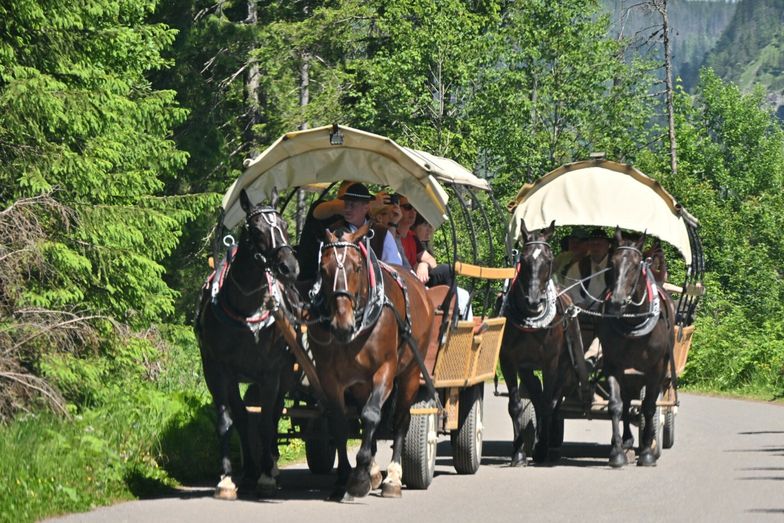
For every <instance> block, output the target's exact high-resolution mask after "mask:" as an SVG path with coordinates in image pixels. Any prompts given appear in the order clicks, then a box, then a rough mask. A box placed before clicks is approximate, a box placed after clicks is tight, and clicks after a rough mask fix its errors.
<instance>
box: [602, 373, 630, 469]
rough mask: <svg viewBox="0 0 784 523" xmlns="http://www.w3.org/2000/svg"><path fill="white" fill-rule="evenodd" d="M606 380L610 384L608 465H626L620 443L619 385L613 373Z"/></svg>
mask: <svg viewBox="0 0 784 523" xmlns="http://www.w3.org/2000/svg"><path fill="white" fill-rule="evenodd" d="M607 382H608V384H609V385H610V401H609V410H610V415H611V416H612V448H611V449H610V466H611V467H614V468H619V467H623V466H624V465H626V453H625V452H624V450H623V446H622V445H621V431H620V426H619V425H620V422H621V414H622V411H623V402H622V401H621V385H620V381H619V380H618V378H617V377H616V376H615V374H612V373H609V374H608V375H607Z"/></svg>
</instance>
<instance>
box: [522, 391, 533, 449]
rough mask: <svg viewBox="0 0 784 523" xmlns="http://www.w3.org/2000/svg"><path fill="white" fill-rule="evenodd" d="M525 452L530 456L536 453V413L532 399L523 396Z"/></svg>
mask: <svg viewBox="0 0 784 523" xmlns="http://www.w3.org/2000/svg"><path fill="white" fill-rule="evenodd" d="M522 402H523V413H522V414H521V415H522V417H523V423H522V427H523V452H525V455H526V456H528V457H531V456H533V455H534V447H535V446H536V413H535V412H534V404H533V402H532V401H531V400H529V399H526V398H523V399H522Z"/></svg>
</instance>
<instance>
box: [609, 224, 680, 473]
mask: <svg viewBox="0 0 784 523" xmlns="http://www.w3.org/2000/svg"><path fill="white" fill-rule="evenodd" d="M615 242H616V247H615V250H614V252H613V254H612V271H611V275H612V281H613V283H612V285H611V286H610V289H611V290H610V291H609V292H608V294H607V295H606V296H605V300H604V311H603V318H602V321H601V322H600V324H599V331H598V334H599V341H600V342H601V344H602V353H603V358H604V373H605V375H606V376H607V379H608V382H609V388H610V398H609V408H610V414H611V415H612V449H611V451H610V466H611V467H622V466H623V465H625V464H626V461H627V460H626V453H625V452H624V447H627V448H630V447H631V446H632V444H633V442H634V437H633V436H632V433H631V429H630V427H629V423H630V421H631V420H630V416H631V411H630V406H631V401H632V399H635V398H637V397H639V396H638V395H639V393H640V389H641V386H645V398H644V399H643V402H642V414H643V416H644V418H645V430H644V431H643V435H642V441H641V442H640V455H639V457H638V458H637V464H638V465H641V466H653V465H655V464H656V453H655V451H654V448H653V444H654V434H655V430H656V428H655V427H654V424H653V416H654V413H655V411H656V400H657V399H658V397H659V393H660V392H661V388H662V384H663V383H664V380H665V376H666V374H667V366H668V364H669V361H670V358H671V357H672V350H673V345H674V343H675V329H674V318H675V308H674V306H673V303H672V299H671V298H670V297H669V295H668V294H667V293H666V292H663V291H661V290H659V289H658V288H657V286H656V282H655V279H654V277H653V273H652V271H651V269H650V267H649V264H648V262H647V261H646V260H645V258H644V257H643V254H642V247H643V245H644V243H645V235H643V236H642V238H640V239H639V240H637V241H632V240H624V239H623V235H622V234H621V230H620V228H617V229H616V231H615ZM626 369H634V370H636V371H638V372H640V373H642V377H640V376H635V375H630V374H629V373H627V372H625V370H626ZM621 418H623V437H621V433H620V429H619V421H620V419H621ZM661 444H662V442H660V441H657V442H656V445H661Z"/></svg>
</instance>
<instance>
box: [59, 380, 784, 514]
mask: <svg viewBox="0 0 784 523" xmlns="http://www.w3.org/2000/svg"><path fill="white" fill-rule="evenodd" d="M487 392H488V394H486V396H485V429H486V430H485V446H484V459H483V461H482V464H483V466H482V467H481V468H480V470H479V472H477V474H476V475H473V476H459V475H457V474H456V473H455V471H454V469H453V468H452V461H451V458H450V453H451V450H450V447H449V442H448V441H447V440H445V441H441V442H440V443H439V447H438V454H439V457H438V463H437V469H436V475H437V477H436V478H435V479H434V481H433V484H432V485H431V486H430V488H429V489H428V490H427V491H408V490H404V491H403V498H402V499H399V500H390V499H383V498H380V497H378V496H374V495H371V496H369V497H367V498H365V499H362V500H359V501H357V502H354V503H351V504H337V503H330V502H326V501H324V498H325V497H326V495H327V493H328V492H329V487H330V485H331V484H332V481H333V480H332V478H331V477H324V476H313V475H311V474H310V473H309V472H307V470H306V469H305V468H304V467H303V466H302V465H300V466H294V467H291V468H288V469H286V470H284V471H283V472H282V476H281V483H282V486H283V490H282V491H281V494H280V496H279V497H278V498H277V499H275V500H271V501H256V500H253V499H241V500H239V501H234V502H226V501H217V500H214V499H212V498H211V490H209V489H206V488H192V489H189V490H183V491H182V492H181V493H180V494H179V495H177V496H174V497H169V498H165V499H156V500H145V501H135V502H130V503H122V504H118V505H115V506H112V507H106V508H101V509H97V510H95V511H93V512H90V513H85V514H76V515H71V516H68V517H64V518H60V519H58V520H57V521H61V522H77V521H78V522H98V521H112V522H120V521H129V522H145V523H146V522H151V521H155V522H159V521H160V522H166V521H188V522H190V523H196V522H200V521H226V522H232V523H235V522H244V521H248V522H250V521H253V522H258V521H273V522H275V523H283V522H288V521H291V522H297V523H303V522H310V521H314V522H319V523H332V522H345V521H356V522H360V521H396V522H414V521H422V522H427V523H430V522H440V521H444V522H450V523H454V522H462V521H466V522H469V521H470V522H473V521H493V522H500V521H520V520H522V518H526V519H528V518H534V519H535V520H537V521H576V520H581V521H614V522H617V521H620V520H623V519H627V520H633V521H660V520H668V521H684V520H688V521H711V522H714V521H733V522H734V521H783V520H784V407H782V406H780V405H771V404H764V403H754V402H746V401H738V400H728V399H717V398H708V397H701V396H693V395H686V394H682V395H681V408H680V413H679V415H678V417H677V423H676V427H677V432H676V442H675V446H674V447H673V448H672V449H669V450H665V451H664V454H663V456H662V458H661V459H660V460H659V464H658V466H657V467H655V468H650V469H643V468H638V467H636V466H633V465H632V466H627V467H625V468H623V469H621V470H613V469H610V468H609V467H608V466H607V456H608V452H609V445H608V441H609V438H610V426H609V421H606V420H594V421H574V420H568V421H567V422H566V432H565V439H566V442H567V443H565V445H564V450H563V457H562V459H561V461H560V463H559V464H558V465H557V466H552V467H533V466H529V467H527V468H519V469H512V468H509V467H508V466H507V463H508V455H509V454H510V451H511V444H510V443H509V437H510V434H511V424H510V422H509V420H508V418H507V414H506V402H505V399H504V398H495V397H493V396H492V394H490V391H489V390H488V391H487ZM387 447H388V445H386V444H382V445H381V448H380V452H381V451H382V450H386V448H387ZM388 455H389V453H388V451H387V453H386V454H384V455H382V456H381V460H384V459H386V460H388V457H385V456H388ZM382 462H383V461H382Z"/></svg>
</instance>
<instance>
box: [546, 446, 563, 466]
mask: <svg viewBox="0 0 784 523" xmlns="http://www.w3.org/2000/svg"><path fill="white" fill-rule="evenodd" d="M547 460H548V461H549V462H550V463H557V462H558V461H561V450H560V449H557V448H556V449H550V453H549V454H548V455H547Z"/></svg>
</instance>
